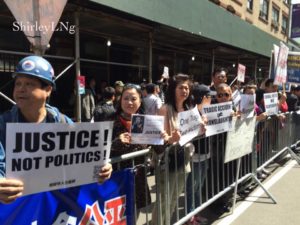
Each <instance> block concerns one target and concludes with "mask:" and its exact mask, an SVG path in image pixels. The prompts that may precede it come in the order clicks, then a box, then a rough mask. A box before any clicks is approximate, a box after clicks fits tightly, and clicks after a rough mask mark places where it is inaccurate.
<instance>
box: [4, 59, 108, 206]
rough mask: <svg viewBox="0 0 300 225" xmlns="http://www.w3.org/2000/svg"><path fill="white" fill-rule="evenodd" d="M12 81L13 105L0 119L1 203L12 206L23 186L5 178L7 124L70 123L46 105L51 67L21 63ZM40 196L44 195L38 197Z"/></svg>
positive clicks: (51, 84) (41, 61)
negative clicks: (14, 103) (13, 81)
mask: <svg viewBox="0 0 300 225" xmlns="http://www.w3.org/2000/svg"><path fill="white" fill-rule="evenodd" d="M13 78H14V79H15V83H14V90H13V97H14V100H15V101H16V105H15V106H13V107H12V109H11V110H10V111H7V112H5V113H4V114H2V115H1V116H0V164H1V165H2V168H1V171H0V174H1V175H2V178H0V202H1V203H11V202H13V201H15V200H16V199H17V198H19V197H20V196H22V191H23V188H24V183H23V182H22V181H20V180H15V179H10V178H6V177H5V169H4V168H5V149H4V147H5V140H6V124H7V123H69V124H70V123H73V122H72V120H71V119H70V118H69V117H67V116H65V115H63V114H61V113H60V112H59V111H58V109H57V108H55V107H52V106H50V105H48V104H47V101H48V99H49V97H50V95H51V92H52V90H53V89H54V88H55V77H54V71H53V68H52V66H51V64H50V63H49V62H48V61H47V60H45V59H44V58H42V57H40V56H28V57H25V58H24V59H22V60H21V61H20V62H19V63H18V65H17V67H16V70H15V72H14V73H13ZM111 172H112V166H111V164H107V165H105V166H104V167H102V169H101V171H100V173H99V176H100V179H101V180H105V179H108V178H109V177H110V175H111ZM41 194H43V193H41Z"/></svg>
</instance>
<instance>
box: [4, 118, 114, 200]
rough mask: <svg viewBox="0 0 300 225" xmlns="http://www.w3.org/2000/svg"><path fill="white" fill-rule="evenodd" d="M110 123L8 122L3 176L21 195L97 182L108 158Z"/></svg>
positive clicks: (111, 123) (110, 134)
mask: <svg viewBox="0 0 300 225" xmlns="http://www.w3.org/2000/svg"><path fill="white" fill-rule="evenodd" d="M112 127H113V122H97V123H76V124H65V123H40V124H32V123H8V124H7V129H6V133H7V134H9V135H7V136H6V176H7V177H9V178H14V179H18V180H22V181H23V182H24V191H23V194H24V195H28V194H33V193H38V192H44V191H50V190H55V189H60V188H67V187H73V186H78V185H83V184H88V183H93V182H97V179H98V173H99V171H100V168H101V166H103V165H104V164H106V162H108V160H109V156H110V146H111V136H112Z"/></svg>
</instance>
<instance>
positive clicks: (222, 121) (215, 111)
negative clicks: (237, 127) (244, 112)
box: [201, 102, 232, 137]
mask: <svg viewBox="0 0 300 225" xmlns="http://www.w3.org/2000/svg"><path fill="white" fill-rule="evenodd" d="M201 112H202V114H203V115H205V116H206V117H207V120H208V122H207V125H206V131H205V135H206V136H207V137H208V136H212V135H215V134H219V133H223V132H226V131H229V130H230V129H231V120H232V116H231V112H232V102H224V103H219V104H213V105H209V106H204V107H203V108H202V111H201Z"/></svg>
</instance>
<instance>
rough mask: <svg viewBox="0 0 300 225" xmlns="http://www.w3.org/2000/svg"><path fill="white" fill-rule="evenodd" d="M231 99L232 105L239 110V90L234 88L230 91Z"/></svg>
mask: <svg viewBox="0 0 300 225" xmlns="http://www.w3.org/2000/svg"><path fill="white" fill-rule="evenodd" d="M232 101H233V105H234V107H235V108H236V109H237V110H239V108H240V107H239V106H240V102H241V93H240V91H239V90H235V91H234V92H233V93H232Z"/></svg>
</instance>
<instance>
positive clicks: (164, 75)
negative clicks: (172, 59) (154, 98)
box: [162, 66, 169, 79]
mask: <svg viewBox="0 0 300 225" xmlns="http://www.w3.org/2000/svg"><path fill="white" fill-rule="evenodd" d="M162 77H163V78H165V79H169V67H167V66H164V72H163V74H162Z"/></svg>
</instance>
